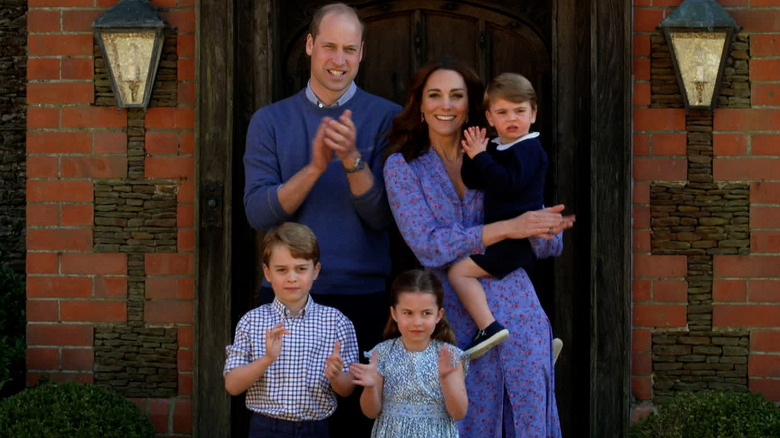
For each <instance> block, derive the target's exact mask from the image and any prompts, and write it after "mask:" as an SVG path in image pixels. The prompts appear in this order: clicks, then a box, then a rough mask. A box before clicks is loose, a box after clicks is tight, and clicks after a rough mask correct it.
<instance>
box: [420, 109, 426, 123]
mask: <svg viewBox="0 0 780 438" xmlns="http://www.w3.org/2000/svg"><path fill="white" fill-rule="evenodd" d="M420 121H421V122H423V123H425V113H424V112H422V111H421V112H420Z"/></svg>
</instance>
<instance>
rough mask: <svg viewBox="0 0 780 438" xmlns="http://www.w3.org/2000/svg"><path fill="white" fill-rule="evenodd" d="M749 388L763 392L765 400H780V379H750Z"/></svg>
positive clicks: (752, 390)
mask: <svg viewBox="0 0 780 438" xmlns="http://www.w3.org/2000/svg"><path fill="white" fill-rule="evenodd" d="M749 388H750V391H751V392H759V393H761V394H763V395H764V398H766V399H767V400H772V401H775V402H780V380H774V379H773V380H769V379H750V381H749Z"/></svg>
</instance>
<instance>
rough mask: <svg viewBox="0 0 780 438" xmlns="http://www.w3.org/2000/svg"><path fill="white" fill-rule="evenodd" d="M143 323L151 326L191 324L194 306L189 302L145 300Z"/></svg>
mask: <svg viewBox="0 0 780 438" xmlns="http://www.w3.org/2000/svg"><path fill="white" fill-rule="evenodd" d="M144 321H146V322H149V323H152V324H170V323H173V324H177V323H178V324H192V323H193V322H194V306H193V302H192V301H191V300H147V301H146V303H145V304H144Z"/></svg>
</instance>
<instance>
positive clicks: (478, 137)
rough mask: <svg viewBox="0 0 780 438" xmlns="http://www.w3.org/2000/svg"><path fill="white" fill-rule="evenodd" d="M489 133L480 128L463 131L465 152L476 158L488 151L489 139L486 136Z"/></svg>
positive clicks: (474, 127)
mask: <svg viewBox="0 0 780 438" xmlns="http://www.w3.org/2000/svg"><path fill="white" fill-rule="evenodd" d="M486 133H487V131H486V130H485V128H478V127H476V126H469V128H468V129H464V130H463V140H461V141H460V144H461V146H462V147H463V152H465V153H466V155H468V156H469V158H474V156H475V155H477V154H478V153H480V152H485V151H486V150H487V144H488V139H487V137H486V136H485V134H486Z"/></svg>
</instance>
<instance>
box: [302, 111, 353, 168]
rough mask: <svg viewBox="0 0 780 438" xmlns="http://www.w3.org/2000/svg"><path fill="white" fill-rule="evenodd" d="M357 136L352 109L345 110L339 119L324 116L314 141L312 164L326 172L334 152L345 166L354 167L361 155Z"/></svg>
mask: <svg viewBox="0 0 780 438" xmlns="http://www.w3.org/2000/svg"><path fill="white" fill-rule="evenodd" d="M356 138H357V129H356V128H355V124H354V123H353V122H352V111H350V110H346V111H344V113H342V114H341V116H339V118H338V119H331V118H330V117H325V118H323V119H322V122H321V123H320V127H319V128H318V129H317V134H316V135H315V136H314V140H313V141H312V152H311V165H312V166H313V167H314V168H316V169H317V170H319V171H320V172H325V169H326V168H327V167H328V163H330V161H331V160H332V159H333V154H336V157H338V159H339V160H341V163H342V165H343V166H344V168H350V167H352V166H353V165H354V164H355V159H356V158H358V157H359V156H360V151H358V149H357V145H355V139H356Z"/></svg>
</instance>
